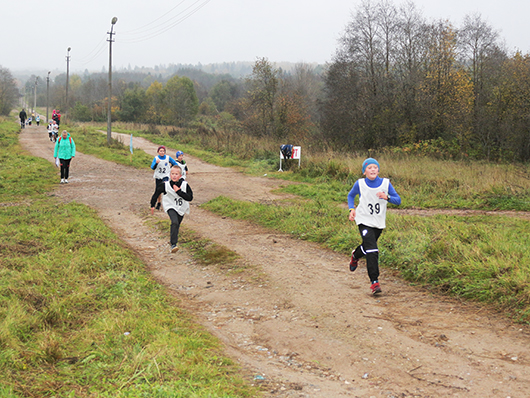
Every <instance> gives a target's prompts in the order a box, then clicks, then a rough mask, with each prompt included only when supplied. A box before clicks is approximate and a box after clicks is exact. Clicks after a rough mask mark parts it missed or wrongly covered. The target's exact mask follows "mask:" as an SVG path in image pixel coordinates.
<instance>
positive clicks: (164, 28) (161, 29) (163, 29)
mask: <svg viewBox="0 0 530 398" xmlns="http://www.w3.org/2000/svg"><path fill="white" fill-rule="evenodd" d="M210 1H211V0H203V1H202V3H201V0H197V1H196V2H195V3H193V4H192V5H190V6H189V7H187V8H186V9H185V10H183V11H181V12H180V13H179V14H177V15H176V16H175V17H173V18H171V20H173V19H175V18H176V17H178V16H181V15H182V14H184V13H185V12H186V11H188V10H189V11H188V12H187V13H186V14H185V15H183V16H181V17H180V18H179V19H177V20H175V21H173V22H171V24H170V25H168V26H158V27H156V29H158V30H157V31H155V32H153V33H151V34H148V35H147V36H143V37H137V38H134V37H132V38H130V39H127V38H125V39H121V40H120V42H122V43H129V44H130V43H140V42H143V41H146V40H150V39H153V38H155V37H157V36H159V35H161V34H163V33H165V32H167V31H168V30H170V29H172V28H174V27H175V26H177V25H178V24H180V23H182V22H183V21H185V20H186V19H188V18H189V17H191V16H192V15H193V14H195V13H196V12H197V11H199V10H200V9H201V8H203V7H204V6H206V4H208V3H209V2H210ZM198 3H200V4H198ZM196 4H198V5H197V6H195V5H196ZM194 6H195V8H192V7H194ZM191 8H192V9H191ZM190 9H191V10H190ZM168 22H169V21H166V22H164V23H165V24H167V23H168ZM153 29H155V28H152V29H148V30H153Z"/></svg>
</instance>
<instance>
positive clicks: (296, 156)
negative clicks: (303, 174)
mask: <svg viewBox="0 0 530 398" xmlns="http://www.w3.org/2000/svg"><path fill="white" fill-rule="evenodd" d="M301 152H302V147H301V146H293V152H292V153H291V157H290V158H289V159H298V168H300V157H301V156H300V155H301ZM282 159H285V156H283V153H282V151H280V170H278V171H283V170H282Z"/></svg>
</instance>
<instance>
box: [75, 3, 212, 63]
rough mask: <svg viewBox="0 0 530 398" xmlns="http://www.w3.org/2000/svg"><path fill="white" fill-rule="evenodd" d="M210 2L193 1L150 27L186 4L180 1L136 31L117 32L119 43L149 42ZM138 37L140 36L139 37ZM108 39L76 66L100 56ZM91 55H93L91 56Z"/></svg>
mask: <svg viewBox="0 0 530 398" xmlns="http://www.w3.org/2000/svg"><path fill="white" fill-rule="evenodd" d="M210 1H211V0H195V1H194V2H193V3H192V4H190V5H189V6H187V7H186V8H184V9H183V10H182V11H180V12H178V13H177V14H175V15H173V16H172V17H170V18H167V19H166V20H165V21H163V22H161V23H160V24H157V25H156V26H152V27H150V26H151V25H153V24H155V23H156V22H158V21H160V20H162V19H164V18H166V17H167V16H168V15H169V14H171V13H172V12H173V11H175V10H176V9H177V8H179V7H180V6H182V4H183V3H185V2H186V0H182V1H180V2H179V3H178V4H177V5H176V6H174V7H173V8H171V9H170V10H169V11H167V12H166V13H164V14H163V15H161V16H160V17H158V18H156V19H154V20H153V21H151V22H149V23H147V24H145V25H143V26H140V27H138V28H136V29H132V30H129V31H124V32H119V33H120V35H119V36H118V37H120V40H119V42H121V43H125V44H134V43H140V42H144V41H147V40H151V39H153V38H155V37H157V36H159V35H161V34H163V33H165V32H167V31H168V30H170V29H173V28H174V27H175V26H177V25H178V24H180V23H182V22H184V21H185V20H186V19H188V18H189V17H191V16H192V15H193V14H195V13H196V12H198V11H199V10H200V9H202V8H203V7H204V6H206V5H207V4H208V3H209V2H210ZM114 34H116V32H115V33H114ZM139 35H142V36H141V37H139ZM107 41H108V39H107V38H106V37H105V39H104V40H102V41H100V42H99V44H98V45H97V46H96V47H95V48H94V49H93V50H92V51H91V52H89V53H88V54H87V55H85V56H83V57H79V58H77V57H76V58H75V62H76V64H79V65H87V64H89V63H91V62H92V61H94V60H95V59H97V58H98V57H100V56H101V53H102V52H103V51H104V50H105V49H106V44H105V43H106V42H107ZM92 54H93V55H92Z"/></svg>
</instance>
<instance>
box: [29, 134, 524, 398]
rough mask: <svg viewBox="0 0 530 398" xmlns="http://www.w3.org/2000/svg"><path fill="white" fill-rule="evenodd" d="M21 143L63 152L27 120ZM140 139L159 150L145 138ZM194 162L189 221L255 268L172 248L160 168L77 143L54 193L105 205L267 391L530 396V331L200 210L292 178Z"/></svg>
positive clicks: (127, 237)
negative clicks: (154, 208) (234, 269)
mask: <svg viewBox="0 0 530 398" xmlns="http://www.w3.org/2000/svg"><path fill="white" fill-rule="evenodd" d="M73 138H74V139H75V136H74V137H73ZM20 141H21V144H22V145H23V146H24V148H26V149H27V151H29V152H30V153H32V154H33V155H35V156H40V157H43V158H45V159H48V160H49V161H50V162H52V161H53V157H52V156H53V144H52V143H51V142H50V141H49V140H48V135H47V133H46V132H45V128H44V127H39V128H37V127H29V128H26V129H25V130H24V131H22V133H21V137H20ZM124 142H128V138H125V139H124ZM133 146H134V148H136V149H135V150H139V149H140V148H141V149H143V150H145V151H146V152H147V153H148V154H151V155H153V156H154V155H155V153H156V145H154V144H152V143H150V142H148V141H146V140H144V139H141V138H134V141H133ZM176 149H178V148H170V149H168V154H170V155H172V154H174V153H175V151H176ZM78 150H79V151H82V148H78ZM186 159H187V161H188V163H189V165H190V173H189V178H188V181H189V183H190V185H191V186H192V188H193V192H194V194H195V200H194V202H193V204H192V208H191V214H190V215H188V216H186V217H185V218H184V222H183V226H184V227H187V228H190V229H192V230H194V231H196V232H197V233H199V234H200V235H201V236H203V237H205V238H207V239H210V240H212V241H214V242H216V243H219V244H221V245H224V246H226V247H228V248H230V249H231V250H233V251H235V252H237V253H238V254H239V255H240V256H241V257H242V258H243V261H244V262H245V263H246V264H248V265H249V268H248V270H247V271H245V272H244V273H243V274H233V273H227V272H223V271H221V270H219V269H218V268H216V267H204V266H199V265H197V264H196V263H195V262H194V261H193V260H192V259H191V258H190V256H189V255H188V254H187V253H186V251H185V250H181V251H179V252H178V253H177V254H169V252H168V242H167V241H168V237H167V236H166V235H161V234H160V233H158V232H157V231H154V230H153V229H152V228H150V227H149V226H148V225H147V224H146V223H145V221H146V220H147V219H149V218H150V217H152V216H150V215H149V213H148V201H149V198H150V196H151V194H152V192H153V190H154V182H153V179H152V171H151V170H150V169H149V167H148V166H149V165H146V168H145V170H140V171H139V170H134V169H132V168H128V167H126V166H121V165H117V164H115V163H112V162H107V161H104V160H100V159H97V158H95V157H92V156H88V155H84V154H82V153H79V152H78V154H77V156H76V157H75V159H74V160H73V161H72V166H71V175H70V179H69V181H70V183H69V184H68V185H59V184H58V185H57V189H56V191H55V195H56V196H58V197H59V198H60V199H62V200H64V201H66V202H68V201H77V202H80V203H85V204H87V205H88V206H90V207H92V208H94V209H96V210H97V211H98V213H99V214H100V216H101V217H102V218H103V219H104V220H105V221H106V222H107V224H108V225H109V226H110V227H111V228H112V229H113V230H114V231H116V233H117V234H118V235H119V236H120V237H121V238H122V239H123V240H124V241H125V242H127V243H128V244H129V245H130V246H131V247H132V248H133V249H134V250H136V252H137V253H138V254H139V255H140V256H141V257H142V258H143V260H144V261H145V264H146V266H147V267H148V268H149V269H150V270H151V272H152V274H153V275H154V276H155V277H156V278H157V279H158V280H159V281H160V282H161V283H163V284H165V285H167V286H168V288H169V289H170V290H171V291H173V292H175V293H176V294H177V295H179V296H180V297H181V298H182V302H183V305H184V306H185V307H186V308H188V310H189V311H191V312H193V313H195V314H196V316H197V320H198V322H200V323H202V324H203V325H205V327H206V328H208V330H210V331H211V332H212V333H213V334H215V335H216V336H218V337H219V339H221V340H222V341H223V342H224V344H225V346H226V353H227V354H228V355H229V356H231V357H232V358H234V359H235V360H237V361H238V362H239V363H240V364H241V366H242V367H243V368H244V369H245V371H246V373H247V374H248V375H249V378H250V379H251V380H252V382H255V383H261V384H263V385H264V386H265V390H266V394H265V395H266V396H274V397H315V398H333V397H388V398H390V397H481V398H484V397H504V398H506V397H512V398H515V397H521V398H523V397H529V396H530V331H529V330H528V328H526V327H522V326H520V325H514V324H512V323H511V322H509V321H508V320H506V319H505V318H503V317H502V316H501V315H499V314H495V313H493V312H491V311H488V310H487V309H484V308H482V307H479V306H475V305H471V304H466V303H461V302H458V301H455V300H451V299H446V298H440V297H435V296H431V295H429V294H427V293H425V292H424V291H422V290H419V289H417V288H415V287H411V286H409V285H408V284H407V283H405V282H403V281H401V280H400V279H399V278H396V277H394V276H392V275H391V274H390V273H389V272H385V271H384V270H383V272H382V276H381V279H380V280H381V283H382V288H383V292H384V294H383V295H382V296H380V297H372V296H371V295H370V292H369V282H368V277H367V275H366V269H365V267H364V266H363V264H362V263H361V266H360V267H359V269H358V270H357V271H356V272H355V273H350V272H349V270H348V266H347V264H348V261H349V259H348V258H347V257H346V256H342V255H339V254H336V253H333V252H331V251H329V250H326V249H323V248H321V247H319V246H318V245H315V244H311V243H308V242H303V241H299V240H294V239H291V238H290V237H288V236H285V235H282V234H278V233H274V232H271V231H267V230H264V229H262V228H260V227H257V226H255V225H252V224H250V223H247V222H240V221H233V220H230V219H227V218H222V217H218V216H215V215H212V214H210V213H209V212H207V211H205V210H202V209H201V208H200V204H201V203H204V202H206V201H208V200H210V199H212V198H214V197H217V196H218V195H226V196H230V197H234V198H237V199H242V200H249V201H267V202H270V201H274V200H277V199H278V197H277V196H275V195H273V194H271V193H270V191H271V189H273V188H276V187H278V186H280V185H281V184H285V182H281V181H277V180H274V179H272V178H266V177H264V178H254V177H248V176H245V175H243V174H240V173H237V172H234V171H232V170H229V169H223V168H220V167H217V166H212V165H209V164H206V163H204V162H202V161H200V160H198V159H195V158H192V157H190V156H187V157H186ZM57 182H59V176H58V177H57ZM345 195H346V192H345ZM153 217H154V218H155V219H156V217H161V218H167V216H166V215H165V213H163V212H157V213H156V214H155V216H153ZM346 218H347V214H346V212H345V221H344V222H347V221H346ZM382 239H384V235H383V238H382ZM353 243H354V242H352V244H353ZM355 243H356V242H355Z"/></svg>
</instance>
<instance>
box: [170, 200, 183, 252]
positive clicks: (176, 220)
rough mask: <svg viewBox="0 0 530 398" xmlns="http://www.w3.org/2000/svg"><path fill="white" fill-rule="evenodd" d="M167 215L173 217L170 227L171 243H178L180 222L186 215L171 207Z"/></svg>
mask: <svg viewBox="0 0 530 398" xmlns="http://www.w3.org/2000/svg"><path fill="white" fill-rule="evenodd" d="M167 215H168V216H169V218H170V219H171V228H170V235H169V236H170V240H169V241H170V243H171V244H172V245H176V244H177V243H178V241H179V228H180V223H181V222H182V219H183V218H184V216H181V215H180V214H179V213H177V211H176V210H175V209H169V210H168V211H167Z"/></svg>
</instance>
